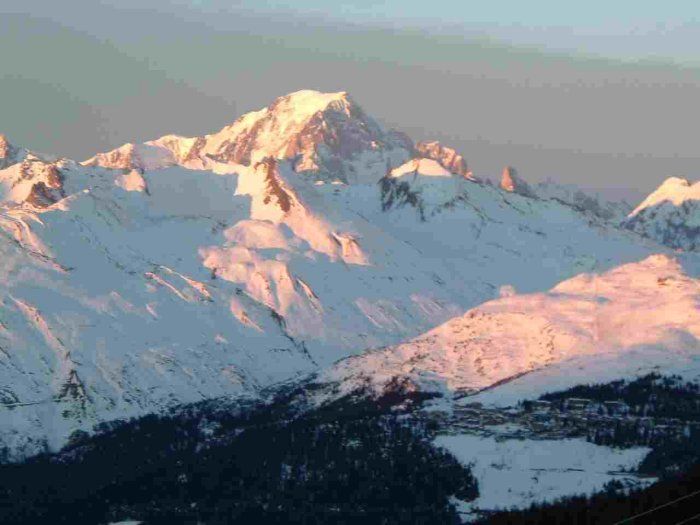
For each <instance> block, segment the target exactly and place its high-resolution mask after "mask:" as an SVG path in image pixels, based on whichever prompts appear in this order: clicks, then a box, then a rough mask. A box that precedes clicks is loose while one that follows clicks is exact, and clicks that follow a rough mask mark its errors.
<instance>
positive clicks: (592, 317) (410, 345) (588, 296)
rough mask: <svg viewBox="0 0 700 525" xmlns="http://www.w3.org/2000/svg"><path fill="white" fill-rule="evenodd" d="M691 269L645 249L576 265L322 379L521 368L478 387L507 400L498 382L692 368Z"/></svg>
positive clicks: (449, 381) (421, 379) (383, 380)
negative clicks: (604, 268)
mask: <svg viewBox="0 0 700 525" xmlns="http://www.w3.org/2000/svg"><path fill="white" fill-rule="evenodd" d="M696 270H697V268H690V267H688V263H687V261H683V260H677V259H673V258H671V257H669V256H663V255H655V256H652V257H649V258H647V259H645V260H643V261H640V262H636V263H630V264H626V265H622V266H620V267H617V268H614V269H612V270H610V271H608V272H605V273H603V274H601V275H595V274H582V275H579V276H577V277H574V278H573V279H569V280H567V281H564V282H562V283H560V284H558V285H557V286H555V287H554V288H552V289H551V290H550V291H549V292H547V293H537V294H528V295H510V296H507V297H503V298H501V299H498V300H495V301H491V302H487V303H485V304H483V305H480V306H478V307H477V308H474V309H472V310H470V311H468V312H467V313H465V314H464V315H463V316H460V317H457V318H455V319H452V320H450V321H448V322H447V323H445V324H443V325H441V326H439V327H437V328H435V329H433V330H431V331H429V332H427V333H425V334H424V335H421V336H419V337H417V338H415V339H413V340H411V341H408V342H406V343H402V344H400V345H398V346H394V347H389V348H385V349H380V350H377V351H373V352H368V353H366V354H364V355H362V356H359V357H354V358H350V359H348V360H345V361H343V362H341V363H339V364H338V365H336V367H335V368H334V369H331V370H330V371H328V372H326V374H325V375H324V376H323V381H326V382H331V383H340V386H341V390H342V391H344V392H350V391H353V390H354V389H355V388H357V387H358V386H361V385H370V386H372V387H373V388H374V389H378V390H381V389H382V388H383V387H384V385H386V384H389V383H390V382H392V381H395V380H396V379H395V378H398V379H400V380H401V379H408V380H409V381H410V383H411V384H413V385H416V386H417V387H418V388H419V389H421V390H425V391H436V392H445V393H451V394H454V393H474V392H478V391H481V390H484V389H487V388H489V387H494V386H497V385H499V384H500V383H503V382H508V381H510V380H512V379H514V378H518V377H520V376H523V377H522V378H520V379H517V380H515V381H513V383H514V386H510V385H509V384H506V385H503V386H500V387H497V388H494V389H493V390H492V391H489V392H487V393H485V394H484V396H485V398H487V399H499V398H502V400H503V399H507V400H508V402H513V401H514V399H513V398H512V397H511V398H509V397H508V396H507V395H505V396H503V394H502V392H503V391H506V392H508V391H509V389H511V390H513V391H516V390H517V389H518V388H519V387H518V385H529V387H530V390H527V389H525V390H522V391H518V392H520V395H521V396H522V397H523V398H529V399H532V398H534V397H537V396H539V395H541V394H542V393H544V392H546V391H547V389H548V388H551V389H554V388H555V387H556V388H565V387H566V386H567V383H568V386H573V385H575V384H579V383H583V382H589V381H601V380H603V379H607V380H612V379H617V378H618V377H626V376H630V375H631V376H635V375H637V374H642V373H648V372H649V371H651V370H653V368H654V367H655V366H663V367H664V370H665V371H667V372H669V371H671V372H675V371H676V370H677V369H681V370H683V372H684V373H686V374H690V375H694V376H697V375H698V374H700V343H699V342H698V341H699V340H700V314H699V313H698V311H697V308H696V305H697V302H698V300H699V299H700V282H698V280H697V278H696V276H697V271H696ZM603 362H604V363H605V365H604V366H602V365H601V363H603ZM554 367H556V371H554V372H552V373H551V374H548V371H550V370H552V369H554ZM574 370H575V372H573V373H572V371H574ZM537 371H539V372H537ZM528 373H533V378H529V377H528V376H527V375H524V374H528ZM547 377H553V378H554V379H556V382H555V383H552V382H551V381H549V382H548V381H547ZM526 392H527V393H526ZM476 399H481V398H480V397H479V396H477V397H476ZM516 400H517V399H516ZM503 402H505V401H503Z"/></svg>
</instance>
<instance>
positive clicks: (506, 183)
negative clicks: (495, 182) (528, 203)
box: [500, 166, 534, 197]
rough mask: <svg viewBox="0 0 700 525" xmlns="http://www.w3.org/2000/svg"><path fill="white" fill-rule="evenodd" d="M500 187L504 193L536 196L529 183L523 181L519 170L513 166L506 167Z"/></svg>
mask: <svg viewBox="0 0 700 525" xmlns="http://www.w3.org/2000/svg"><path fill="white" fill-rule="evenodd" d="M500 187H501V189H502V190H504V191H508V192H510V193H518V194H520V195H524V196H525V197H532V196H534V193H533V191H532V189H531V188H530V186H529V185H528V183H527V182H525V181H524V180H523V179H521V178H520V176H519V175H518V172H517V170H516V169H515V168H513V167H511V166H506V167H505V168H503V174H502V175H501V184H500Z"/></svg>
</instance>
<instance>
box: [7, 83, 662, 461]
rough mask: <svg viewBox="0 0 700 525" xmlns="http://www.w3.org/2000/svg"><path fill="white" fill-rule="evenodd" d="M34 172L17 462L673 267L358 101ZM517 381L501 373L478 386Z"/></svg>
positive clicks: (22, 212) (284, 107)
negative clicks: (113, 422) (590, 276)
mask: <svg viewBox="0 0 700 525" xmlns="http://www.w3.org/2000/svg"><path fill="white" fill-rule="evenodd" d="M13 151H16V150H13ZM419 152H422V153H419ZM453 153H454V154H453ZM6 157H7V158H10V157H9V155H6ZM21 157H23V158H22V159H20V160H21V161H20V162H17V163H14V164H12V165H10V166H8V167H6V168H5V169H4V170H0V191H1V192H2V193H0V203H1V204H0V258H1V259H2V261H3V265H2V267H1V268H0V292H1V293H0V297H1V298H2V301H1V302H0V385H2V391H1V393H0V396H1V397H0V400H1V402H2V405H4V406H2V407H0V410H4V411H6V413H7V414H8V417H3V418H1V419H0V421H1V423H0V439H1V440H2V442H3V443H5V444H6V445H7V446H8V447H9V448H10V449H11V451H13V452H16V451H23V450H24V451H25V452H27V451H31V450H35V449H36V448H37V447H41V446H43V442H44V440H47V441H48V442H49V444H50V445H52V446H56V445H58V444H60V443H62V442H63V440H64V439H65V438H66V436H68V435H69V434H70V432H71V431H72V430H74V429H77V428H89V427H90V426H91V425H92V424H93V423H95V422H99V421H103V420H106V419H113V418H119V417H126V416H130V415H137V414H143V413H148V412H152V411H157V410H160V409H162V408H165V407H169V406H172V405H175V404H179V403H187V402H192V401H198V400H201V399H207V398H211V397H217V396H222V395H230V394H237V395H256V393H257V392H258V391H259V389H261V388H263V387H266V386H269V385H272V384H275V383H277V382H280V381H287V380H290V379H293V378H296V377H301V376H302V375H304V374H308V373H311V372H315V371H318V370H319V369H320V368H323V367H325V366H327V365H330V364H331V363H333V362H335V361H336V360H338V359H342V358H345V357H348V356H353V355H358V354H360V353H362V351H363V350H365V349H367V348H376V347H382V346H388V345H396V344H398V343H401V342H402V341H406V340H410V339H412V338H414V337H417V336H419V334H421V333H424V332H428V331H429V330H431V329H433V328H434V327H435V326H437V325H440V324H441V323H444V322H446V321H448V320H449V319H451V318H454V317H455V316H459V315H462V314H463V312H464V311H466V310H468V309H470V308H473V307H475V306H477V305H478V304H481V303H483V302H485V301H489V300H491V299H494V298H496V297H498V296H499V295H503V294H508V293H512V292H513V291H516V292H519V293H530V292H537V291H541V290H545V289H548V288H550V287H552V286H554V285H556V284H557V283H558V282H560V281H562V280H565V279H568V278H571V277H573V276H575V275H577V274H579V273H581V272H590V271H603V270H606V269H610V268H613V267H615V266H617V265H619V264H622V263H628V262H634V261H639V260H641V259H644V258H645V257H648V256H649V255H651V254H653V253H656V252H660V251H663V248H661V247H659V246H658V245H656V244H655V243H653V242H651V241H646V240H644V239H642V238H641V237H640V236H639V235H637V234H636V233H634V232H629V231H626V230H620V229H618V228H616V227H615V226H614V225H612V224H611V223H609V222H607V221H603V220H599V219H598V218H597V217H595V216H591V215H589V214H583V213H581V212H580V211H578V210H576V209H575V208H574V207H572V206H570V205H568V204H562V203H560V202H558V201H555V200H542V199H538V198H533V197H526V196H523V195H520V194H518V193H513V192H508V191H503V190H501V189H498V188H494V187H492V186H490V185H487V184H481V183H479V182H478V181H475V180H471V179H472V177H470V176H469V172H468V171H465V170H466V169H467V168H466V161H464V160H463V159H462V160H461V161H460V160H458V158H457V157H456V153H455V152H453V151H450V150H449V149H447V148H445V147H443V146H441V145H439V144H432V145H430V146H425V145H423V146H419V147H418V148H414V147H413V146H412V145H411V143H410V142H409V141H408V140H407V139H406V138H405V137H403V136H401V135H399V134H396V133H394V132H391V131H387V130H384V129H383V127H381V126H380V125H379V124H377V123H376V121H375V120H374V119H372V118H371V117H369V116H368V115H366V113H365V112H364V111H363V110H362V109H361V108H359V106H357V104H355V103H354V102H353V101H352V99H351V98H350V97H348V96H347V94H345V93H332V94H323V93H318V92H312V91H302V92H298V93H294V94H291V95H288V96H286V97H281V98H280V99H278V100H277V101H275V102H274V103H273V104H272V105H271V106H269V107H268V108H265V109H263V110H260V111H258V112H254V113H250V114H247V115H244V116H243V117H241V118H239V119H238V120H237V121H236V122H234V124H232V125H231V126H228V127H226V128H224V130H222V131H220V132H218V133H215V134H212V135H207V136H205V137H201V138H193V139H184V138H181V137H177V136H173V135H171V136H166V137H162V138H160V139H157V140H155V141H151V142H147V143H145V144H140V145H126V146H123V147H121V148H119V149H117V150H115V151H113V152H110V153H105V154H99V155H96V156H95V157H93V158H92V159H90V160H89V161H86V162H85V163H82V164H80V163H76V162H73V161H70V160H66V159H61V160H41V158H44V157H41V158H39V157H38V156H35V155H31V154H26V155H23V156H21ZM12 159H13V160H12V161H10V163H12V162H14V160H17V157H12ZM542 322H544V321H542ZM498 327H500V325H498ZM436 355H437V354H436ZM518 359H521V358H520V357H519V358H518ZM542 359H544V358H541V357H538V356H533V357H532V359H530V358H526V357H522V359H521V361H527V362H530V360H532V361H533V362H537V363H539V362H540V361H542ZM470 366H471V365H470ZM474 366H476V365H474ZM520 366H521V365H520V364H518V363H514V364H509V360H508V359H506V358H505V357H504V358H503V359H502V361H501V362H500V363H499V364H498V366H496V365H495V364H494V367H495V369H494V370H492V371H486V372H485V376H484V377H485V378H486V379H483V381H482V383H483V382H488V381H491V380H492V379H493V380H497V379H495V378H496V377H501V376H500V375H499V372H498V370H499V369H500V370H511V369H518V370H519V369H520V368H519V367H520ZM482 383H479V384H482ZM465 385H466V386H465V387H467V386H468V385H467V384H466V383H465Z"/></svg>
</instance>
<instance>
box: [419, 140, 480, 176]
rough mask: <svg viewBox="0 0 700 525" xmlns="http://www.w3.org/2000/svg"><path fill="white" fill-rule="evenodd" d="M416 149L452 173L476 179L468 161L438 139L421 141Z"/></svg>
mask: <svg viewBox="0 0 700 525" xmlns="http://www.w3.org/2000/svg"><path fill="white" fill-rule="evenodd" d="M416 151H417V152H418V153H420V155H421V156H422V157H425V158H428V159H433V160H435V161H437V162H439V163H440V165H441V166H442V167H443V168H445V169H446V170H448V171H450V172H451V173H455V174H457V175H461V176H462V177H464V178H465V179H470V180H476V178H475V177H474V175H473V174H472V172H471V171H469V167H468V166H467V161H466V160H465V159H464V157H462V155H460V154H459V153H457V152H456V151H455V150H454V149H452V148H448V147H447V146H443V145H442V144H440V143H439V142H437V141H431V142H426V141H423V142H419V143H418V144H416Z"/></svg>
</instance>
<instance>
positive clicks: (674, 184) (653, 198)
mask: <svg viewBox="0 0 700 525" xmlns="http://www.w3.org/2000/svg"><path fill="white" fill-rule="evenodd" d="M688 200H700V182H696V183H691V182H690V181H689V180H688V179H684V178H681V177H669V178H668V179H666V180H665V181H663V182H662V183H661V185H660V186H659V187H658V188H656V190H654V191H653V192H652V193H650V194H649V196H648V197H647V198H646V199H644V200H643V201H642V202H641V204H640V205H639V206H637V207H636V208H635V209H634V211H632V213H630V217H634V216H635V215H637V214H639V213H640V212H641V211H642V210H645V209H646V208H649V207H652V206H657V205H659V204H661V203H663V202H668V203H670V204H672V205H674V206H680V205H681V204H682V203H683V202H685V201H688Z"/></svg>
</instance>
